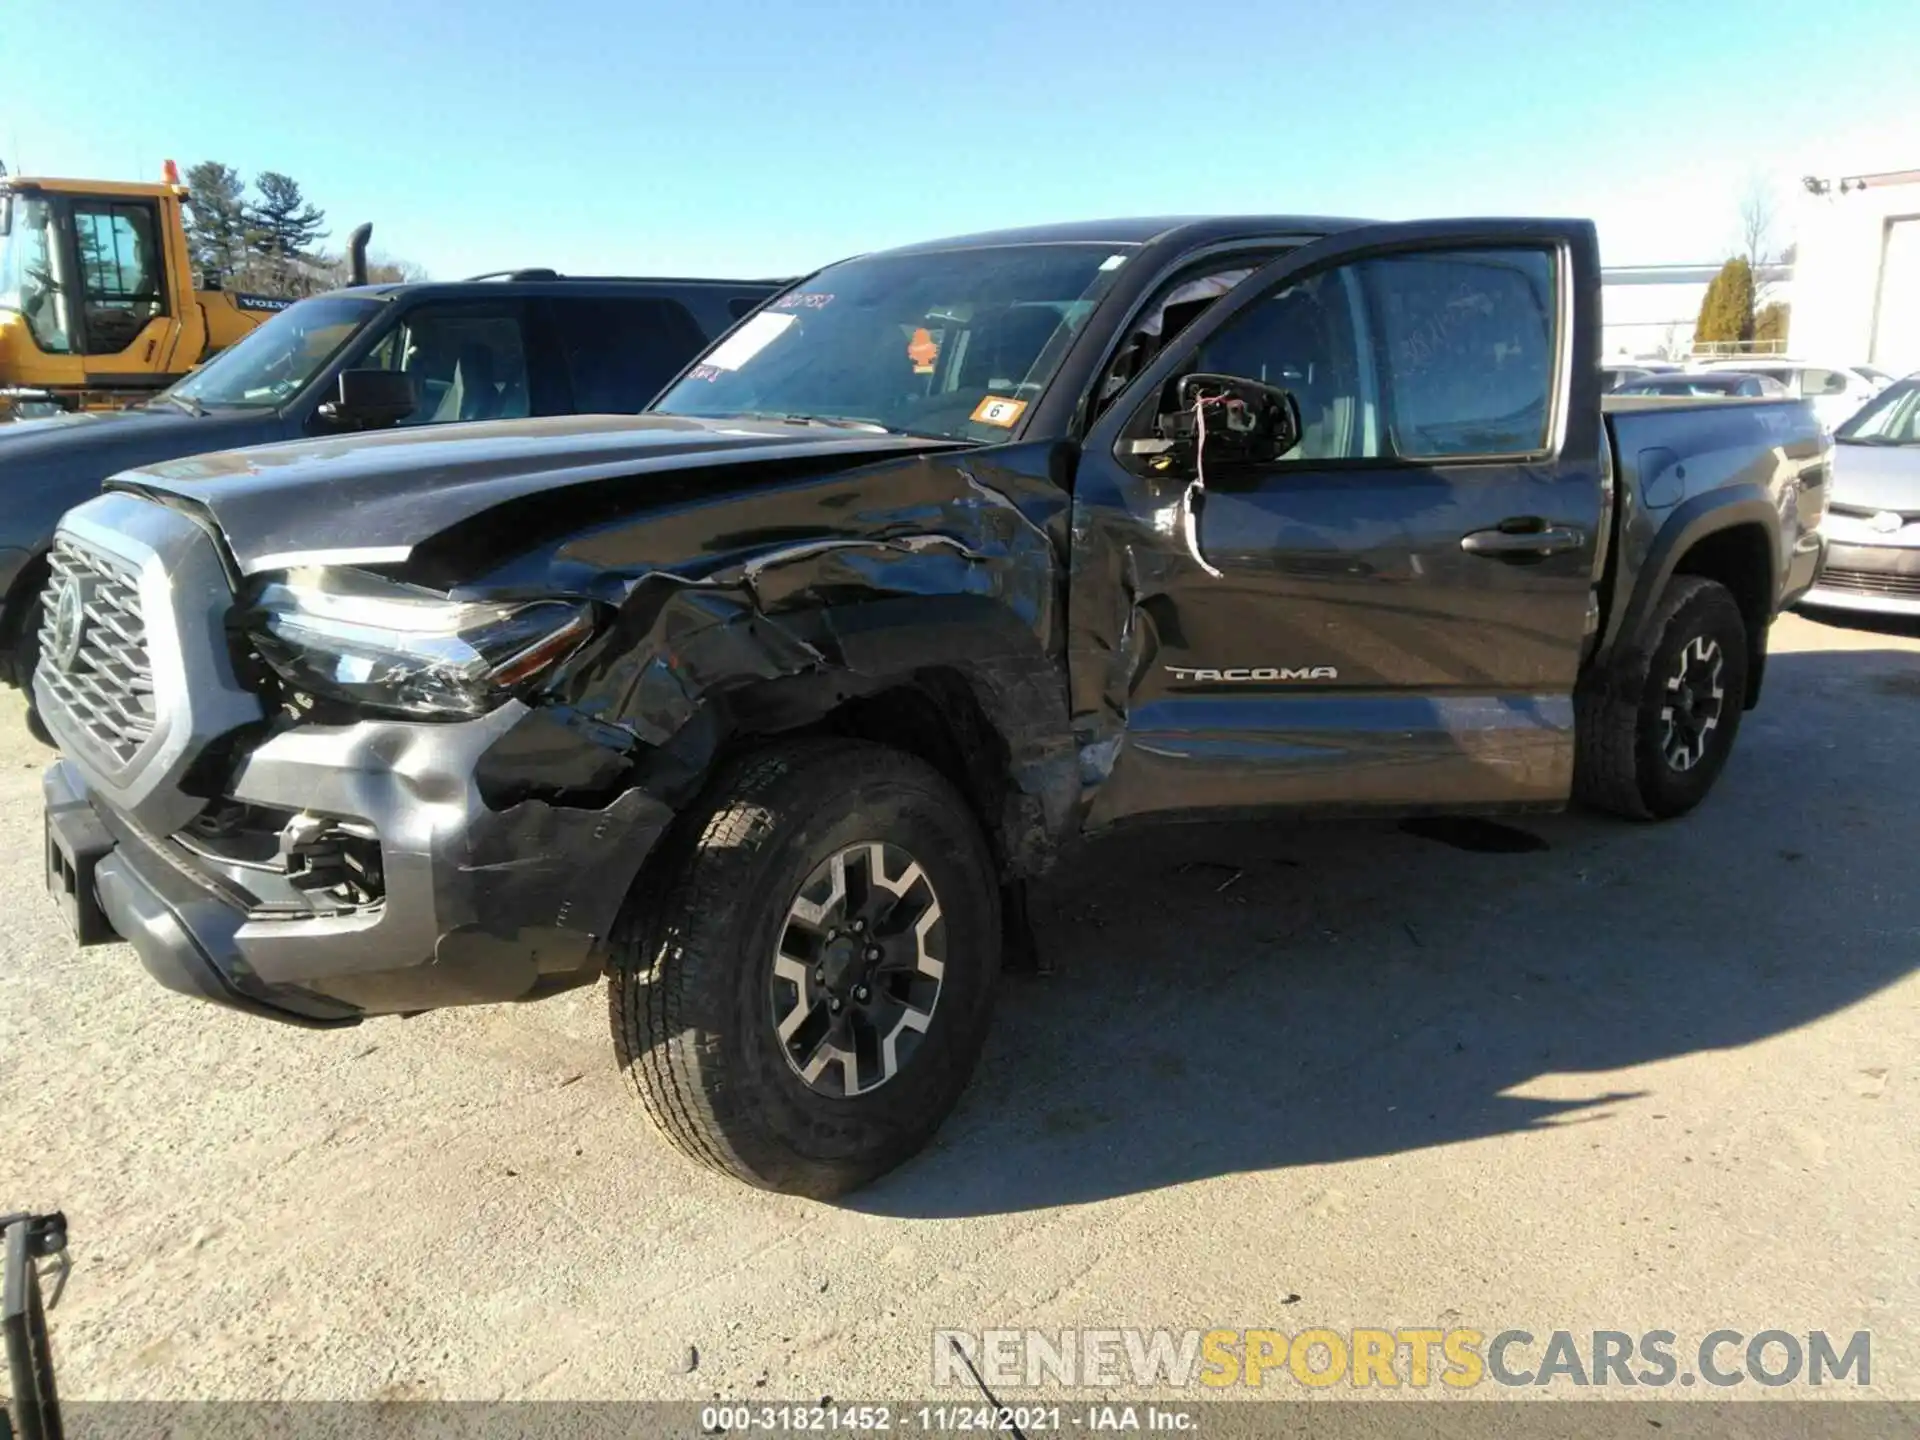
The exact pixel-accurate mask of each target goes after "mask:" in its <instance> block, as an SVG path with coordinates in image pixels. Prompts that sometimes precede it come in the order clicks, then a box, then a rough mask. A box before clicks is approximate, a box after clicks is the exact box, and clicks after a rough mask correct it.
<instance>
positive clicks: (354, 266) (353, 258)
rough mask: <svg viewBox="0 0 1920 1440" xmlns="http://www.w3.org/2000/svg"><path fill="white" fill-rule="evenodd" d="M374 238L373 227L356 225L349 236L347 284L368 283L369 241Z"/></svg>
mask: <svg viewBox="0 0 1920 1440" xmlns="http://www.w3.org/2000/svg"><path fill="white" fill-rule="evenodd" d="M372 238H373V226H371V225H356V226H355V227H354V230H353V233H352V234H351V235H349V236H347V284H349V285H364V284H366V283H367V241H369V240H371V239H372Z"/></svg>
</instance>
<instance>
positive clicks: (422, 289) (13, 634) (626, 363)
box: [0, 270, 784, 688]
mask: <svg viewBox="0 0 1920 1440" xmlns="http://www.w3.org/2000/svg"><path fill="white" fill-rule="evenodd" d="M783 284H784V282H781V281H773V280H661V279H655V280H619V279H572V278H563V277H561V276H559V275H556V274H555V273H554V272H552V271H550V270H522V271H516V272H514V273H512V274H510V275H503V276H499V277H484V278H481V279H477V280H465V281H459V282H457V283H421V284H412V285H369V286H362V287H359V288H357V289H351V290H339V291H335V292H333V293H332V294H328V295H321V296H316V297H315V298H313V299H311V300H303V301H301V302H300V303H299V304H297V305H293V306H290V307H289V308H288V309H286V310H285V311H283V312H281V313H280V314H279V315H277V316H275V317H274V318H273V319H272V320H270V321H268V322H267V323H266V324H265V325H262V326H261V327H260V328H259V329H258V330H256V331H254V332H253V333H252V334H251V335H249V336H247V338H246V339H244V340H242V341H240V342H239V343H238V344H236V345H234V346H232V347H231V348H229V349H227V350H224V351H222V352H221V353H220V354H219V355H217V356H215V357H214V358H213V359H212V360H210V361H208V362H207V364H205V365H204V366H202V367H201V368H200V369H198V370H196V371H195V372H194V373H193V374H191V375H188V376H187V377H186V378H184V379H183V380H181V381H179V382H178V383H177V384H175V385H174V386H173V387H172V388H171V389H168V390H166V391H164V392H162V393H161V394H160V395H158V396H156V397H154V398H153V399H152V400H149V401H146V402H145V403H143V404H141V405H139V406H136V407H135V408H133V409H130V410H116V411H106V412H95V413H90V414H78V415H64V416H59V417H56V418H54V419H49V420H28V421H21V422H18V423H15V424H11V425H0V680H7V681H11V682H12V683H13V684H15V685H19V686H21V687H22V688H26V687H27V685H28V684H29V681H30V679H31V677H32V674H33V667H34V663H35V661H36V659H37V657H38V650H39V646H38V641H37V637H38V632H39V630H40V616H39V614H38V613H37V612H38V609H39V598H40V591H41V589H42V588H43V587H44V585H45V584H46V578H47V549H48V546H49V545H50V544H51V543H52V540H53V529H54V525H55V523H56V522H57V521H58V520H59V518H60V516H61V515H62V514H63V513H64V512H65V511H67V510H69V509H71V508H72V507H73V506H75V505H78V504H79V503H80V502H82V501H83V500H86V499H88V498H89V497H91V496H92V495H94V494H95V493H97V492H98V490H99V488H100V482H101V481H102V480H103V479H105V478H106V477H107V476H109V475H111V474H113V473H114V472H115V471H116V470H124V469H127V468H128V467H129V466H134V465H154V464H158V463H160V462H163V461H168V460H175V459H181V458H184V457H187V456H190V455H200V454H204V453H206V452H208V451H212V450H233V449H237V448H239V447H241V446H245V445H259V444H264V443H266V442H269V441H274V440H296V439H302V438H307V437H314V436H325V435H334V434H340V433H344V432H350V431H361V430H369V429H375V428H380V427H384V426H419V425H444V424H450V423H453V422H457V421H473V420H509V419H528V418H532V417H536V416H542V415H578V414H602V413H628V412H632V411H635V410H638V409H640V408H641V407H642V406H644V405H645V404H646V403H647V402H648V401H649V400H651V399H652V398H653V396H654V394H655V393H656V392H657V391H658V390H659V389H660V388H661V387H662V386H663V385H665V384H666V383H667V382H668V381H669V380H671V379H673V377H674V376H675V375H676V374H678V373H679V371H680V368H681V367H682V366H683V365H685V364H686V362H687V361H688V360H690V359H692V358H693V357H694V356H695V355H697V354H698V353H699V352H700V351H701V350H702V349H704V348H705V347H706V345H707V343H708V342H709V341H710V340H712V339H713V338H714V337H716V336H718V335H719V334H720V333H721V332H722V331H725V330H727V329H729V328H730V327H731V326H732V325H733V324H734V322H735V321H737V320H739V319H740V318H741V317H742V316H743V315H746V314H747V313H748V312H750V311H751V310H753V309H755V308H756V307H757V306H759V304H760V303H761V302H762V301H764V300H766V299H767V298H768V297H769V296H771V295H774V294H775V293H777V292H778V291H779V290H780V289H781V288H782V285H783Z"/></svg>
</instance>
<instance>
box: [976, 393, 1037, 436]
mask: <svg viewBox="0 0 1920 1440" xmlns="http://www.w3.org/2000/svg"><path fill="white" fill-rule="evenodd" d="M1026 408H1027V402H1026V401H1024V400H1008V399H1006V398H1005V397H1004V396H1000V395H989V396H987V398H986V399H984V400H982V401H981V402H980V403H979V404H978V405H976V406H974V407H973V420H974V423H975V424H976V425H998V426H999V427H1000V428H1001V429H1002V430H1010V429H1012V428H1013V422H1014V421H1016V420H1018V419H1019V418H1020V415H1021V412H1022V411H1024V410H1025V409H1026Z"/></svg>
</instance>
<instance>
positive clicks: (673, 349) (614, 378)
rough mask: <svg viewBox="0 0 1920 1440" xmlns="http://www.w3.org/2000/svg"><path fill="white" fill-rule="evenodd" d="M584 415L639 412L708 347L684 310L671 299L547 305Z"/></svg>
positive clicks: (577, 405) (576, 406)
mask: <svg viewBox="0 0 1920 1440" xmlns="http://www.w3.org/2000/svg"><path fill="white" fill-rule="evenodd" d="M550 304H551V306H552V314H553V320H554V326H555V329H556V331H557V332H558V336H559V340H560V350H561V353H562V355H563V356H564V357H565V360H566V365H567V374H568V376H569V378H570V379H571V380H572V382H573V405H574V409H575V410H577V411H579V412H580V413H581V414H583V415H630V414H632V413H633V412H635V411H637V410H640V409H643V408H644V407H645V406H646V403H647V402H648V401H649V400H651V399H653V397H654V396H655V395H658V394H659V393H660V391H661V389H662V388H664V387H665V385H666V383H667V382H668V381H669V380H671V379H673V377H674V376H675V375H677V374H679V373H680V369H681V367H682V366H684V365H685V364H686V363H687V362H688V361H689V360H691V359H693V357H694V356H695V355H697V354H699V353H700V351H701V350H702V349H703V348H704V347H705V345H706V343H707V337H706V335H705V334H704V333H703V332H702V331H701V329H700V325H699V322H698V321H696V320H695V319H694V318H693V316H692V314H690V313H689V312H688V310H687V308H686V307H685V306H684V305H682V304H680V303H679V302H678V301H675V300H658V299H634V300H623V299H610V298H607V297H605V296H601V297H598V298H594V299H586V298H582V299H560V300H554V301H551V302H550Z"/></svg>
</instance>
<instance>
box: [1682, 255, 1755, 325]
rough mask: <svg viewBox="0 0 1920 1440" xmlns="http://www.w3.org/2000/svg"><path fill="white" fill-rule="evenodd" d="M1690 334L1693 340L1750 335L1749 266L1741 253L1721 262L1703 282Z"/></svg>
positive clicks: (1751, 268)
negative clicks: (1707, 281)
mask: <svg viewBox="0 0 1920 1440" xmlns="http://www.w3.org/2000/svg"><path fill="white" fill-rule="evenodd" d="M1693 338H1694V342H1695V343H1696V344H1698V343H1701V342H1706V341H1722V342H1724V341H1729V340H1751V339H1753V267H1752V266H1751V265H1749V264H1748V263H1747V261H1746V258H1745V257H1744V256H1740V255H1736V256H1734V257H1733V259H1731V260H1729V261H1727V263H1726V264H1724V265H1722V266H1721V267H1720V273H1719V274H1718V275H1716V276H1714V277H1713V280H1712V282H1711V283H1710V284H1709V285H1708V286H1707V294H1706V298H1705V299H1703V300H1702V301H1701V302H1700V318H1699V319H1698V320H1697V321H1696V322H1695V323H1694V327H1693Z"/></svg>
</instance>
